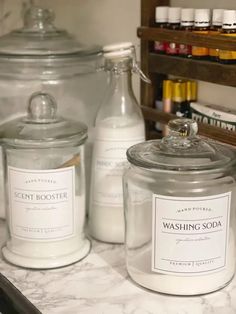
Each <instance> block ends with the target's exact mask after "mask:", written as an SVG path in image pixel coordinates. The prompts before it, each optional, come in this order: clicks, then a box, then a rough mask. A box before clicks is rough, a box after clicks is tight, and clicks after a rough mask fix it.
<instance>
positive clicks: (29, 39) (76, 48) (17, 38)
mask: <svg viewBox="0 0 236 314" xmlns="http://www.w3.org/2000/svg"><path fill="white" fill-rule="evenodd" d="M53 22H54V13H53V12H52V11H51V10H47V9H42V8H39V7H34V6H33V7H31V8H30V9H29V10H27V11H26V13H25V16H24V26H23V28H21V29H17V30H14V31H12V32H10V33H9V34H6V35H4V36H2V37H1V38H0V56H4V55H8V56H9V55H10V56H12V57H14V56H15V57H29V56H30V57H50V56H53V57H65V56H67V57H73V56H74V57H77V58H78V57H84V56H89V55H94V54H98V53H100V52H101V47H99V46H96V45H94V46H84V45H81V44H80V43H79V42H78V41H77V40H76V39H75V38H74V37H73V36H72V35H71V34H69V33H68V32H67V31H65V30H60V29H57V28H56V27H55V26H54V24H53Z"/></svg>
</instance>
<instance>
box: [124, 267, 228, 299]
mask: <svg viewBox="0 0 236 314" xmlns="http://www.w3.org/2000/svg"><path fill="white" fill-rule="evenodd" d="M128 273H129V276H130V277H131V279H132V280H133V281H134V282H135V283H137V284H138V285H140V286H141V287H143V288H145V289H148V290H151V291H154V292H157V293H162V294H167V295H175V296H182V297H186V296H199V295H204V294H209V293H213V292H216V291H218V290H221V289H223V288H224V287H226V286H227V285H228V284H229V283H230V282H231V281H232V279H233V278H234V274H233V275H231V276H229V278H228V279H227V281H224V282H222V283H220V284H218V285H217V286H213V285H212V286H211V287H204V285H200V286H199V284H198V285H193V284H192V285H190V281H188V279H187V280H186V282H185V284H184V285H179V280H178V284H177V286H176V287H173V286H174V285H173V282H172V285H171V284H170V281H171V278H170V280H167V281H166V282H162V284H161V283H160V285H159V284H157V282H156V281H155V282H153V281H152V280H151V279H153V278H150V276H147V275H146V274H142V272H140V273H139V272H133V271H130V270H128ZM148 277H149V278H148ZM206 277H207V276H206ZM183 278H184V277H182V278H181V279H183ZM190 287H191V288H190Z"/></svg>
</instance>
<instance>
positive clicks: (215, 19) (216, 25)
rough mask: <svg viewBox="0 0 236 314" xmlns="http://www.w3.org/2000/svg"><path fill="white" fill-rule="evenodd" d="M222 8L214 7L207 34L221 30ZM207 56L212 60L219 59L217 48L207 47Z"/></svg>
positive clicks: (217, 32) (217, 33) (215, 33)
mask: <svg viewBox="0 0 236 314" xmlns="http://www.w3.org/2000/svg"><path fill="white" fill-rule="evenodd" d="M223 11H224V10H222V9H214V10H213V15H212V23H211V28H210V31H209V34H211V35H219V34H220V33H221V30H222V18H223ZM209 57H210V59H211V60H212V61H218V60H219V49H212V48H211V49H209Z"/></svg>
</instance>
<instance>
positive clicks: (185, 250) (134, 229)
mask: <svg viewBox="0 0 236 314" xmlns="http://www.w3.org/2000/svg"><path fill="white" fill-rule="evenodd" d="M169 127H170V132H169V136H167V137H164V138H163V139H162V140H152V141H146V142H144V143H141V144H137V145H134V146H133V147H131V148H130V149H129V150H128V152H127V157H128V160H129V162H130V167H129V168H128V169H127V170H126V171H125V174H124V180H123V182H124V206H125V223H126V237H125V245H126V264H127V269H128V272H129V274H130V276H131V277H132V278H133V280H135V281H136V282H137V283H138V284H140V285H141V286H144V287H146V288H148V289H152V290H154V291H158V292H162V293H169V294H175V295H198V294H203V293H209V292H212V291H215V290H218V289H220V288H222V287H224V286H225V285H226V284H227V283H229V282H230V280H231V279H232V278H233V276H234V272H235V261H236V258H235V232H236V216H235V213H236V152H235V150H233V149H230V148H229V147H226V146H225V145H220V144H219V143H216V142H214V141H212V140H207V139H201V138H200V137H198V136H197V135H196V133H197V129H198V126H197V123H196V122H195V121H193V120H190V119H184V118H181V119H175V120H172V121H170V122H169Z"/></svg>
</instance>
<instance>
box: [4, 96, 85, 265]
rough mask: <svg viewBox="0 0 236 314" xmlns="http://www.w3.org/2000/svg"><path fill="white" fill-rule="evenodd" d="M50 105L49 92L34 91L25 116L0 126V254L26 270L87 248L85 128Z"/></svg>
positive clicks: (67, 260)
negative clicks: (0, 227) (2, 225)
mask: <svg viewBox="0 0 236 314" xmlns="http://www.w3.org/2000/svg"><path fill="white" fill-rule="evenodd" d="M56 109H57V106H56V102H55V99H54V98H53V97H52V96H50V95H49V94H45V93H41V92H39V93H35V94H33V95H32V96H31V97H30V100H29V105H28V114H27V116H24V117H20V118H18V119H15V120H12V121H10V122H7V123H6V124H4V125H3V126H2V127H1V129H0V136H1V139H2V144H3V154H4V169H5V187H6V189H5V190H6V204H5V205H6V213H7V226H8V239H7V241H6V244H5V246H4V247H3V249H2V253H3V256H4V258H5V259H6V260H7V261H9V262H11V263H12V264H15V265H18V266H22V267H27V268H54V267H60V266H64V265H68V264H71V263H74V262H76V261H78V260H80V259H82V258H83V257H84V256H86V255H87V254H88V252H89V250H90V242H89V240H87V239H86V238H85V235H84V222H85V169H84V168H85V167H84V143H85V141H86V138H87V127H86V125H84V124H83V123H80V122H77V121H73V120H65V119H64V118H61V117H59V116H57V115H56Z"/></svg>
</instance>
